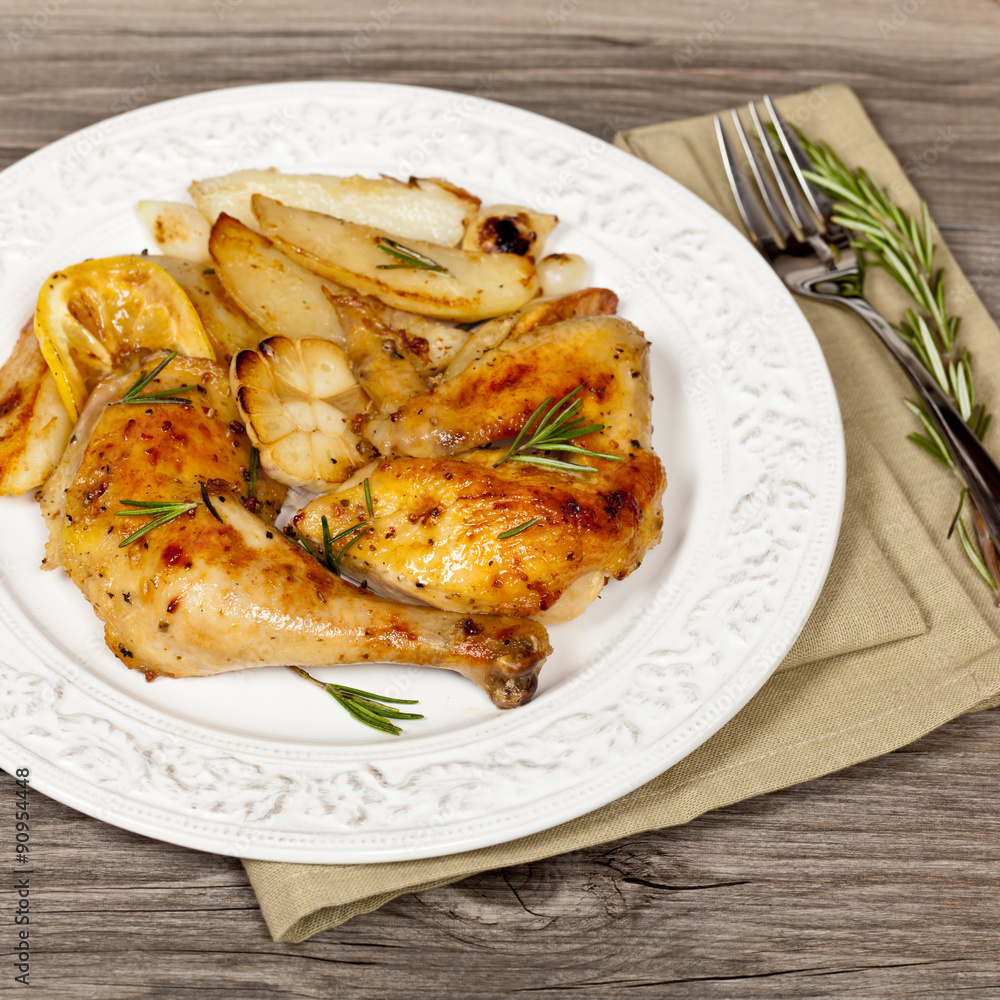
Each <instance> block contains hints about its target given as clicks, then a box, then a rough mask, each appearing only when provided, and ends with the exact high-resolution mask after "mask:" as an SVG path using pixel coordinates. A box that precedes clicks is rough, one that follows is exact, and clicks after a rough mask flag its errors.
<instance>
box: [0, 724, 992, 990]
mask: <svg viewBox="0 0 1000 1000" xmlns="http://www.w3.org/2000/svg"><path fill="white" fill-rule="evenodd" d="M998 740H1000V714H998V713H983V714H980V715H977V716H971V717H968V718H965V719H961V720H957V721H956V722H954V723H952V724H950V725H948V726H946V727H944V728H943V729H941V730H939V731H938V732H936V733H933V734H931V735H930V736H928V737H926V738H925V739H923V740H921V741H920V742H918V743H917V744H915V745H914V746H912V747H910V748H907V749H905V750H903V751H900V752H898V753H895V754H891V755H889V756H888V757H885V758H882V759H880V760H875V761H870V762H867V763H865V764H861V765H858V766H856V767H854V768H851V769H849V770H847V771H844V772H841V773H840V774H836V775H831V776H828V777H826V778H823V779H820V780H818V781H814V782H811V783H809V784H808V785H803V786H801V787H799V788H795V789H789V790H787V791H784V792H779V793H777V794H774V795H770V796H765V797H762V798H759V799H755V800H752V801H750V802H744V803H740V804H738V805H735V806H732V807H730V808H728V809H723V810H719V811H718V812H715V813H713V814H710V815H708V816H704V817H701V818H700V819H698V820H696V821H695V822H693V823H691V824H689V825H688V826H686V827H680V828H677V829H673V830H666V831H661V832H656V833H651V834H647V835H643V836H638V837H632V838H630V839H628V840H625V841H622V842H619V843H616V844H611V845H604V846H601V847H595V848H592V849H590V850H587V851H580V852H577V853H575V854H571V855H566V856H564V857H561V858H554V859H550V860H548V861H542V862H538V863H536V864H532V865H523V866H519V867H517V868H512V869H508V870H506V871H501V872H492V873H487V874H484V875H480V876H477V877H475V878H471V879H467V880H466V881H464V882H462V883H459V884H457V885H454V886H448V887H444V888H442V889H437V890H434V891H432V892H426V893H422V894H420V895H418V896H408V897H402V898H400V899H398V900H396V901H394V902H393V903H391V904H389V905H388V906H386V907H384V908H383V909H382V910H381V911H379V912H378V913H374V914H370V915H367V916H363V917H358V918H356V919H355V920H353V921H351V922H350V923H348V924H346V925H344V926H342V927H340V928H337V929H335V930H333V931H329V932H327V933H325V934H323V935H320V936H319V937H317V938H315V939H313V940H312V941H309V942H306V943H305V944H303V945H299V946H290V945H283V944H275V943H274V942H272V941H271V940H270V939H269V938H268V936H267V934H266V932H265V931H264V928H263V925H262V923H261V922H260V919H259V915H258V913H257V911H256V907H255V904H254V899H253V895H252V893H251V891H250V890H249V888H248V887H247V885H246V883H245V879H244V878H243V876H242V873H241V869H240V868H239V866H238V864H237V863H236V862H234V861H231V860H229V859H224V858H218V857H214V856H211V855H205V854H200V853H198V852H193V851H186V850H183V849H181V848H175V847H170V846H167V845H160V844H154V843H152V842H150V841H147V840H145V839H144V838H142V837H139V836H136V835H134V834H129V833H126V832H124V831H120V830H115V829H113V828H111V827H107V826H103V825H101V824H98V823H95V822H94V821H91V820H89V819H87V818H86V817H83V816H80V815H79V814H77V813H74V812H73V811H72V810H69V809H66V808H65V807H63V806H60V805H58V804H57V803H54V802H51V801H50V800H46V799H44V798H43V797H41V796H38V795H35V796H34V799H33V818H34V823H33V825H34V828H35V830H36V833H35V848H36V851H37V855H36V863H35V868H36V871H37V875H36V878H35V882H34V885H36V886H37V896H36V897H35V906H36V907H37V909H36V911H35V912H36V914H37V917H36V922H37V930H36V935H37V944H38V952H37V955H36V959H35V965H34V969H35V973H34V974H37V976H38V982H39V984H41V985H42V986H43V987H44V985H45V983H46V981H48V982H49V983H52V984H53V986H54V985H55V984H56V983H58V985H59V989H60V995H61V996H70V997H77V996H79V997H118V996H121V997H131V996H165V997H167V996H177V995H183V994H181V993H179V992H176V991H179V990H181V989H183V988H185V987H186V988H190V987H191V986H192V985H194V984H198V987H199V989H200V991H201V993H200V995H204V996H220V997H229V996H233V995H239V996H250V997H257V996H260V997H270V996H289V997H316V998H322V997H327V996H329V995H330V990H331V989H332V988H336V990H337V991H338V993H339V992H341V991H342V992H344V993H349V995H351V996H352V997H359V998H368V997H371V998H376V997H397V996H398V997H403V996H412V997H437V996H441V995H442V990H445V989H455V983H456V979H455V977H456V976H457V975H459V973H458V971H457V970H461V974H460V975H461V980H460V981H461V984H462V986H461V993H458V992H455V993H452V994H451V995H462V996H468V997H474V998H490V997H500V996H509V995H511V994H513V993H516V992H519V991H525V992H529V991H530V992H531V993H532V994H533V995H539V996H543V997H545V996H555V995H558V994H560V993H562V992H563V991H564V990H566V989H569V988H572V989H573V991H574V993H575V994H576V995H583V996H594V997H600V996H619V995H621V993H620V991H621V990H623V989H625V988H628V987H635V988H646V989H649V990H655V991H656V992H652V993H650V995H652V996H663V997H675V996H676V997H684V998H687V997H695V996H697V997H711V998H714V997H747V998H750V997H767V998H774V1000H777V998H785V997H787V998H801V997H810V996H823V997H837V996H851V995H862V996H865V997H866V998H869V997H871V998H877V997H896V996H899V995H902V994H904V993H908V992H912V993H913V994H914V995H917V996H921V995H928V996H929V995H932V993H933V991H934V990H937V991H939V992H943V993H945V994H947V993H948V992H949V991H950V990H952V989H957V988H958V986H961V987H962V989H963V994H962V995H963V996H972V997H976V996H982V997H984V998H985V997H988V996H990V995H991V994H990V992H989V991H990V990H991V989H993V988H995V987H996V985H997V983H1000V956H998V955H997V950H996V926H995V893H994V887H995V885H996V882H997V879H998V876H1000V860H998V858H997V854H996V850H995V844H996V838H997V836H998V834H1000V805H998V803H997V799H996V796H995V794H994V792H993V787H992V785H993V781H994V775H995V768H996V747H997V745H998ZM10 789H11V781H10V779H9V778H8V777H6V776H4V778H3V779H2V780H0V801H4V802H7V801H9V793H10ZM2 827H3V831H4V834H5V836H4V840H5V841H6V840H7V837H6V833H7V829H8V827H9V818H8V815H5V816H4V817H3V823H2ZM82 856H85V857H86V858H87V859H88V861H87V863H86V864H81V857H82ZM7 892H8V890H7V888H6V886H4V889H3V890H0V907H6V906H7V905H8V899H7V898H5V895H6V894H7ZM136 952H142V955H143V958H142V962H141V963H136V961H135V954H136ZM157 990H159V991H160V992H155V991H157ZM88 991H89V992H88ZM150 991H154V992H150ZM237 991H239V992H238V993H237ZM42 995H47V994H46V993H45V992H44V991H43V993H42Z"/></svg>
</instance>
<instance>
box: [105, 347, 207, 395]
mask: <svg viewBox="0 0 1000 1000" xmlns="http://www.w3.org/2000/svg"><path fill="white" fill-rule="evenodd" d="M176 357H177V352H176V351H171V352H170V353H169V354H168V355H167V356H166V357H165V358H164V359H163V360H162V361H161V362H160V363H159V364H158V365H157V366H156V367H155V368H154V369H153V370H152V371H151V372H150V373H149V374H148V375H147V374H146V372H145V371H143V372H140V374H139V378H138V379H137V380H136V382H135V384H134V385H133V386H132V388H131V389H129V390H128V392H126V393H125V395H124V396H122V398H121V399H116V400H114V401H113V402H111V403H109V404H108V405H109V406H120V405H121V404H123V403H135V404H138V405H142V404H145V403H183V404H186V405H190V403H191V400H190V399H185V398H184V397H183V396H175V395H172V393H178V392H190V391H191V390H192V389H197V388H198V387H197V386H194V385H182V386H179V387H178V388H176V389H162V390H160V392H150V393H147V394H146V395H145V396H144V395H142V390H143V389H145V388H146V387H147V386H148V385H149V384H150V383H151V382H152V381H153V379H155V378H156V376H157V375H159V374H160V372H162V371H163V369H164V368H166V367H167V365H169V364H170V362H171V361H173V360H174V358H176Z"/></svg>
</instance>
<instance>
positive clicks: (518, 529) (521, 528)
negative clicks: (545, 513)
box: [497, 517, 542, 538]
mask: <svg viewBox="0 0 1000 1000" xmlns="http://www.w3.org/2000/svg"><path fill="white" fill-rule="evenodd" d="M541 520H542V518H541V517H533V518H532V519H531V520H530V521H525V522H524V524H519V525H518V526H517V527H516V528H511V529H510V530H509V531H502V532H501V533H500V534H499V535H497V538H513V537H514V536H515V535H519V534H521V532H522V531H527V530H528V528H530V527H532V526H534V525H536V524H538V522H539V521H541Z"/></svg>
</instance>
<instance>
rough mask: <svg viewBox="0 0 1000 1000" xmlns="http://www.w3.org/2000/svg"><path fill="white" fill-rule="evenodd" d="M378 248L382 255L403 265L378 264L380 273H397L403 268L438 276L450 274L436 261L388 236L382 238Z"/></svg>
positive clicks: (379, 240) (379, 239) (377, 267)
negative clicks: (428, 272) (392, 258)
mask: <svg viewBox="0 0 1000 1000" xmlns="http://www.w3.org/2000/svg"><path fill="white" fill-rule="evenodd" d="M376 246H377V247H378V248H379V250H381V251H382V253H387V254H388V255H389V256H390V257H395V258H396V260H400V261H402V262H403V263H401V264H376V265H375V267H376V269H377V270H379V271H396V270H400V269H403V268H413V269H416V270H418V271H434V272H435V273H436V274H448V269H447V268H446V267H442V266H441V265H440V264H439V263H438V262H437V261H436V260H433V259H432V258H430V257H427V256H425V255H424V254H422V253H419V252H418V251H416V250H411V249H410V248H409V247H404V246H403V244H402V243H397V242H396V241H395V240H390V239H389V238H388V237H387V236H380V237H379V238H378V243H377V244H376Z"/></svg>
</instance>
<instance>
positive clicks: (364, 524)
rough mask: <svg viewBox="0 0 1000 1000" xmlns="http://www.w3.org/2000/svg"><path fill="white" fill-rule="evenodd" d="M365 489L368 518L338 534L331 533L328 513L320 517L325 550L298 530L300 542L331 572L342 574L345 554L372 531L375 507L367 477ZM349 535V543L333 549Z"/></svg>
mask: <svg viewBox="0 0 1000 1000" xmlns="http://www.w3.org/2000/svg"><path fill="white" fill-rule="evenodd" d="M363 485H364V491H365V507H366V508H367V510H368V520H367V521H360V522H359V523H358V524H352V525H350V526H349V527H346V528H344V529H343V530H342V531H338V532H337V534H335V535H332V534H331V533H330V522H329V520H328V519H327V516H326V514H324V515H323V516H322V517H321V518H320V524H321V525H322V527H323V551H322V552H321V553H320V552H317V551H316V550H315V549H314V548H313V547H312V545H311V544H310V543H309V539H308V538H306V536H305V535H303V534H302V532H300V531H296V536H297V538H298V542H299V544H300V545H301V546H302V548H304V549H305V550H306V552H308V553H309V555H311V556H312V557H313V558H314V559H318V560H319V561H320V562H321V563H323V565H324V566H326V568H327V569H328V570H330V572H331V573H336V574H337V576H339V575H340V563H341V561H342V560H343V558H344V556H345V555H346V554H347V550H348V549H349V548H350V547H351V546H352V545H353V544H354V543H355V542H358V541H360V540H361V539H362V538H364V537H365V535H367V534H368V532H369V531H371V528H372V522H373V521H374V520H375V508H374V506H373V504H372V491H371V484H370V483H369V481H368V480H367V479H365V480H364V482H363ZM348 535H353V537H352V538H350V539H348V542H347V544H346V545H345V546H344V547H343V548H342V549H341V550H340V551H339V552H334V551H333V543H334V542H339V541H340V540H341V539H342V538H347V537H348Z"/></svg>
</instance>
